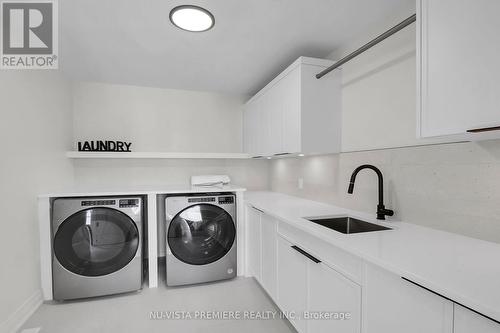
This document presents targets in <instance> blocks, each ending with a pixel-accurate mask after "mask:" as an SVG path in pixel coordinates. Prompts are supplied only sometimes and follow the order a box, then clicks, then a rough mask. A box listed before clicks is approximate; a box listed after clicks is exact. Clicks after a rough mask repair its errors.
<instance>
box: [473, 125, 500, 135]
mask: <svg viewBox="0 0 500 333" xmlns="http://www.w3.org/2000/svg"><path fill="white" fill-rule="evenodd" d="M498 130H500V126H493V127H483V128H473V129H470V130H467V133H482V132H492V131H498Z"/></svg>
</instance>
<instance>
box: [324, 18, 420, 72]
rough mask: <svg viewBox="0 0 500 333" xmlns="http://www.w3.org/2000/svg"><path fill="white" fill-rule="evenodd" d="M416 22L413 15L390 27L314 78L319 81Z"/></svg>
mask: <svg viewBox="0 0 500 333" xmlns="http://www.w3.org/2000/svg"><path fill="white" fill-rule="evenodd" d="M416 20H417V14H413V15H412V16H410V17H408V18H407V19H406V20H404V21H402V22H401V23H399V24H398V25H396V26H394V27H392V28H391V29H389V30H387V31H386V32H384V33H383V34H381V35H380V36H378V37H376V38H375V39H372V40H371V41H370V42H368V43H366V44H365V45H363V46H361V47H360V48H359V49H357V50H356V51H354V52H352V53H351V54H349V55H347V56H345V57H344V58H342V59H340V60H339V61H337V62H336V63H334V64H333V65H331V66H330V67H328V68H326V69H324V70H323V71H321V72H320V73H318V74H316V78H317V79H321V78H322V77H323V76H325V75H326V74H328V73H330V72H331V71H333V70H334V69H336V68H339V67H340V66H342V65H343V64H345V63H346V62H348V61H350V60H351V59H353V58H356V57H357V56H358V55H360V54H361V53H363V52H365V51H367V50H369V49H371V48H372V47H374V46H375V45H377V44H378V43H380V42H381V41H383V40H384V39H386V38H389V37H390V36H392V35H394V34H395V33H396V32H398V31H400V30H402V29H404V28H406V27H407V26H409V25H410V24H412V23H413V22H415V21H416Z"/></svg>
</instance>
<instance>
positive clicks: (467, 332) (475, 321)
mask: <svg viewBox="0 0 500 333" xmlns="http://www.w3.org/2000/svg"><path fill="white" fill-rule="evenodd" d="M454 317H455V321H454V325H453V326H454V328H455V329H454V331H453V332H454V333H499V332H500V324H498V323H496V322H494V321H493V320H490V319H488V318H486V317H483V316H481V315H479V314H477V313H475V312H473V311H470V310H468V309H466V308H464V307H462V306H460V305H458V304H455V315H454Z"/></svg>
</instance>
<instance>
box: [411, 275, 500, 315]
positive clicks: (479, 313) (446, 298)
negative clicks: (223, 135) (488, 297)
mask: <svg viewBox="0 0 500 333" xmlns="http://www.w3.org/2000/svg"><path fill="white" fill-rule="evenodd" d="M401 278H402V279H403V280H405V281H407V282H409V283H411V284H413V285H415V286H417V287H420V288H422V289H424V290H427V291H428V292H430V293H432V294H434V295H437V296H439V297H441V298H444V299H445V300H447V301H450V302H453V303H455V304H458V305H460V306H461V307H463V308H466V309H467V310H470V311H472V312H474V313H477V314H478V315H480V316H481V317H484V318H486V319H489V320H491V321H494V322H495V323H497V324H500V321H498V320H496V319H493V318H491V317H489V316H487V315H485V314H483V313H481V312H479V311H477V310H474V309H472V308H470V307H468V306H466V305H463V304H461V303H458V302H456V301H454V300H452V299H451V298H449V297H446V296H444V295H441V294H440V293H437V292H435V291H434V290H431V289H429V288H427V287H424V286H422V285H421V284H418V283H416V282H413V281H412V280H410V279H408V278H405V277H404V276H402V277H401Z"/></svg>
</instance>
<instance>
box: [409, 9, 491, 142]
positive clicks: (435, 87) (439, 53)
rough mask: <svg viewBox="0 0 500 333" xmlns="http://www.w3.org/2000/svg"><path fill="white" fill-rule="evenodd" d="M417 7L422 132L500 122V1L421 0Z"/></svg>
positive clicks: (431, 134)
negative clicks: (499, 58)
mask: <svg viewBox="0 0 500 333" xmlns="http://www.w3.org/2000/svg"><path fill="white" fill-rule="evenodd" d="M417 7H418V10H417V18H418V29H417V31H418V37H417V47H418V59H419V61H417V64H418V66H419V70H418V75H419V81H420V82H419V84H418V85H417V86H418V87H419V89H420V91H419V94H418V102H419V107H418V108H417V109H418V113H419V114H418V120H419V123H420V126H419V128H418V132H419V133H418V135H420V137H435V136H447V135H457V134H458V135H463V134H464V133H467V132H468V131H474V130H481V129H492V128H494V127H498V126H500V80H499V77H500V61H498V56H499V54H500V42H499V36H498V33H499V31H500V21H499V20H498V13H500V1H498V0H474V1H472V0H417ZM492 134H493V137H500V131H499V130H496V131H495V133H492ZM490 135H491V134H490ZM475 136H476V137H478V138H479V139H480V138H481V137H485V136H482V135H481V134H474V135H472V134H471V135H470V138H472V139H474V137H475ZM485 138H486V137H485Z"/></svg>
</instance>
